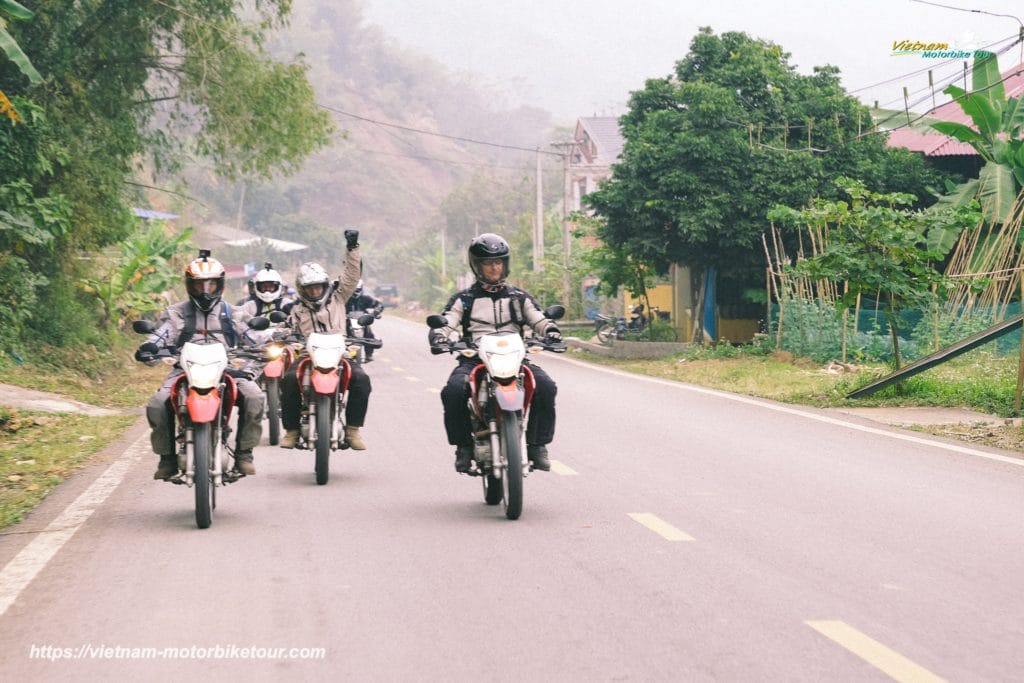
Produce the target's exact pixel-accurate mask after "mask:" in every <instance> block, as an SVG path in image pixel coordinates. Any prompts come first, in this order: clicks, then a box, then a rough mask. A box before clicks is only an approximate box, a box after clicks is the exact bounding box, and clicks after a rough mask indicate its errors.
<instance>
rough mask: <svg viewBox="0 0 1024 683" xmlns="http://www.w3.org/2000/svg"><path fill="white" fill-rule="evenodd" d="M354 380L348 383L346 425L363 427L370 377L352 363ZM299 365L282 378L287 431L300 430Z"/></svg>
mask: <svg viewBox="0 0 1024 683" xmlns="http://www.w3.org/2000/svg"><path fill="white" fill-rule="evenodd" d="M350 365H351V366H352V379H351V380H350V381H349V383H348V405H346V406H345V424H346V425H347V426H349V427H362V426H363V424H365V423H366V410H367V408H369V405H370V391H371V390H372V387H371V386H370V376H369V375H367V374H366V371H365V370H363V369H362V368H361V367H360V366H359V363H350ZM297 369H298V364H295V365H292V366H291V367H290V368H288V372H286V373H284V377H282V378H281V424H282V425H284V428H285V429H298V428H299V419H300V416H301V414H302V401H301V396H300V393H299V392H300V389H299V379H298V377H296V376H295V371H296V370H297Z"/></svg>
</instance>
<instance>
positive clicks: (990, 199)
mask: <svg viewBox="0 0 1024 683" xmlns="http://www.w3.org/2000/svg"><path fill="white" fill-rule="evenodd" d="M971 87H972V90H971V91H970V92H967V91H966V90H964V89H962V88H958V87H956V86H955V85H950V86H948V87H947V88H946V89H945V90H943V92H944V93H946V94H947V95H950V96H951V97H953V99H954V100H955V101H956V102H957V103H958V104H959V105H960V108H961V109H963V112H964V113H965V114H967V115H968V116H969V117H970V118H971V121H972V123H973V124H974V126H973V127H971V126H966V125H964V124H962V123H956V122H954V121H940V122H938V123H933V124H932V128H934V129H935V130H937V131H938V132H940V133H942V134H943V135H948V136H950V137H953V138H956V139H957V140H959V141H961V142H965V143H967V144H969V145H970V146H971V147H973V148H974V149H975V151H976V152H977V153H978V154H979V155H980V156H981V158H982V159H984V160H985V165H984V166H983V167H982V169H981V172H980V174H979V177H978V178H977V179H975V180H970V181H968V182H967V183H965V185H964V186H963V187H960V188H957V191H956V192H955V193H953V194H950V195H948V198H947V199H946V200H945V201H944V202H942V203H944V204H956V203H960V202H963V201H964V200H970V199H973V198H977V199H978V202H979V203H980V204H981V210H982V214H983V215H984V216H985V219H986V220H987V221H988V222H989V223H990V224H993V225H994V224H998V223H1004V222H1006V221H1008V220H1010V218H1011V217H1012V213H1013V210H1014V206H1015V203H1016V199H1017V195H1018V194H1019V193H1020V190H1021V187H1024V140H1022V139H1021V133H1022V128H1024V104H1022V103H1021V98H1020V97H1010V98H1007V97H1006V90H1005V88H1004V87H1003V77H1002V75H1001V74H1000V73H999V65H998V62H997V60H996V56H995V55H994V54H992V53H990V52H984V53H981V52H978V53H975V56H974V68H973V70H972V81H971Z"/></svg>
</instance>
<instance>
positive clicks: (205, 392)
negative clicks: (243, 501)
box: [132, 318, 269, 529]
mask: <svg viewBox="0 0 1024 683" xmlns="http://www.w3.org/2000/svg"><path fill="white" fill-rule="evenodd" d="M261 321H262V322H261ZM249 324H250V326H252V327H253V328H254V329H258V328H259V327H260V326H262V327H264V328H265V327H266V326H267V325H268V324H269V320H267V319H266V318H253V319H252V321H250V323H249ZM132 329H133V330H134V331H135V332H138V333H139V334H152V333H153V332H154V330H155V328H154V326H153V324H152V323H151V322H149V321H148V320H137V321H135V322H134V323H133V324H132ZM141 350H142V351H143V352H145V353H146V355H148V357H149V359H153V360H157V359H159V360H163V361H164V362H166V363H168V364H173V365H177V366H178V367H180V368H181V369H182V370H183V371H184V372H183V373H182V374H181V375H179V376H178V377H177V378H175V381H174V384H173V385H172V386H171V407H172V410H173V411H174V416H175V422H176V424H177V433H176V439H175V442H176V443H177V444H178V470H179V472H178V473H177V474H176V475H174V476H173V477H171V478H169V479H168V480H167V481H169V482H171V483H173V484H183V485H185V486H187V487H190V488H193V489H195V506H196V526H198V527H199V528H200V529H206V528H207V527H209V526H210V524H212V523H213V510H214V509H215V508H216V507H217V487H218V486H224V485H225V484H230V483H232V482H235V481H237V480H238V479H240V478H241V477H243V476H245V475H243V474H240V473H239V472H238V471H236V470H235V468H234V466H233V464H234V453H233V451H232V449H231V447H230V446H229V445H228V437H229V436H230V434H231V427H230V426H229V424H228V423H229V421H230V419H231V411H232V410H234V407H235V402H236V401H237V399H238V390H237V388H236V386H235V380H234V378H232V376H231V373H230V372H229V368H230V367H231V366H232V364H237V365H244V364H246V363H248V362H251V361H254V360H256V359H257V358H258V355H256V354H253V353H251V352H245V351H241V350H237V349H234V350H231V351H230V352H229V351H228V349H227V348H226V347H225V346H224V344H222V343H221V342H219V341H216V340H214V339H213V338H204V339H203V340H202V342H201V343H193V342H185V344H183V345H182V347H181V348H180V349H168V348H160V347H158V346H157V345H156V344H152V343H151V344H144V345H143V346H142V349H141ZM229 353H230V358H229ZM176 356H177V358H176ZM144 359H145V358H144Z"/></svg>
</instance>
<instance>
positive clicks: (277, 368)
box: [263, 358, 284, 379]
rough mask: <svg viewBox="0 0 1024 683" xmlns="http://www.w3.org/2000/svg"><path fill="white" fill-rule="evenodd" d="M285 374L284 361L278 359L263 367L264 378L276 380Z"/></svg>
mask: <svg viewBox="0 0 1024 683" xmlns="http://www.w3.org/2000/svg"><path fill="white" fill-rule="evenodd" d="M283 374H284V361H283V360H282V359H280V358H276V359H274V360H272V361H270V362H268V363H267V364H266V365H264V366H263V376H264V377H269V378H271V379H276V378H278V377H280V376H281V375H283Z"/></svg>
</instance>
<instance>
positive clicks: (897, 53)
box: [889, 35, 980, 59]
mask: <svg viewBox="0 0 1024 683" xmlns="http://www.w3.org/2000/svg"><path fill="white" fill-rule="evenodd" d="M978 46H979V43H978V39H977V38H976V37H974V36H973V35H966V36H964V37H963V38H961V39H960V40H954V41H953V42H952V43H950V42H948V41H944V40H939V41H926V40H911V39H901V40H894V41H892V52H891V53H890V55H889V56H891V57H906V56H918V57H921V58H922V59H970V58H971V57H973V56H974V53H975V52H980V50H979V49H978Z"/></svg>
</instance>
